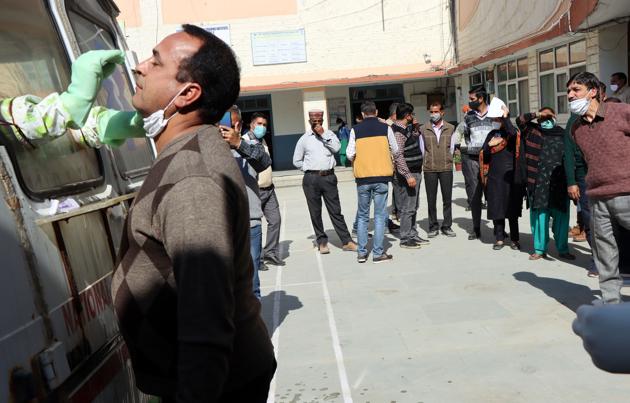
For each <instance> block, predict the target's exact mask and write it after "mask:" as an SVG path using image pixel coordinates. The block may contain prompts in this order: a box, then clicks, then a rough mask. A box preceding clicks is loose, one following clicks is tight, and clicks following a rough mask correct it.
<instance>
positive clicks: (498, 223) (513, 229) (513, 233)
mask: <svg viewBox="0 0 630 403" xmlns="http://www.w3.org/2000/svg"><path fill="white" fill-rule="evenodd" d="M508 222H509V223H510V240H512V242H518V240H519V233H518V217H514V218H508ZM492 224H494V238H495V239H496V240H497V242H498V241H503V240H505V236H506V234H505V218H504V219H502V220H492Z"/></svg>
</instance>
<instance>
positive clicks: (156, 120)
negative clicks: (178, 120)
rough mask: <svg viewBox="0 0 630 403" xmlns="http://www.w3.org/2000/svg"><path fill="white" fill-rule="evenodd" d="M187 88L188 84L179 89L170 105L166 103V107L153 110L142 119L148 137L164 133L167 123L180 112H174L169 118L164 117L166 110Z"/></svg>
mask: <svg viewBox="0 0 630 403" xmlns="http://www.w3.org/2000/svg"><path fill="white" fill-rule="evenodd" d="M186 89H188V87H187V86H186V87H184V88H182V89H181V90H179V92H178V93H177V94H176V95H175V96H174V97H173V99H171V101H170V102H169V103H168V105H166V107H165V108H164V109H159V110H157V111H155V112H153V113H152V114H150V115H149V116H148V117H146V118H144V119H142V120H143V122H144V123H143V125H142V126H143V127H144V131H145V132H146V136H147V137H148V138H151V139H152V138H155V137H156V136H158V135H159V134H160V133H162V132H163V131H164V129H166V125H167V124H168V121H169V120H171V119H172V118H173V116H175V115H177V114H178V113H179V112H175V113H174V114H172V115H171V117H170V118H168V119H165V118H164V111H166V110H167V109H168V107H169V106H171V105H172V104H173V102H175V98H177V97H178V96H179V95H180V94H181V93H182V92H184V91H185V90H186Z"/></svg>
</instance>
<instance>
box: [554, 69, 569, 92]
mask: <svg viewBox="0 0 630 403" xmlns="http://www.w3.org/2000/svg"><path fill="white" fill-rule="evenodd" d="M567 80H568V79H567V73H562V74H558V75H557V76H556V91H557V92H562V93H564V92H566V91H567Z"/></svg>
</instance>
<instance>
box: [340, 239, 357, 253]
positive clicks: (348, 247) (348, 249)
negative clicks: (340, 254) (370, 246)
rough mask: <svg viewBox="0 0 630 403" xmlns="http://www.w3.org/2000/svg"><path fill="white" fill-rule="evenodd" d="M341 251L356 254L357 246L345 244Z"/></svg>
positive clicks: (351, 243) (349, 243)
mask: <svg viewBox="0 0 630 403" xmlns="http://www.w3.org/2000/svg"><path fill="white" fill-rule="evenodd" d="M341 249H343V251H344V252H356V251H357V244H356V243H354V242H352V241H350V242H348V243H347V244H345V245H344V246H342V247H341Z"/></svg>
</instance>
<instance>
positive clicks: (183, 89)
mask: <svg viewBox="0 0 630 403" xmlns="http://www.w3.org/2000/svg"><path fill="white" fill-rule="evenodd" d="M188 88H190V86H189V85H187V86H185V87H184V88H182V89H181V90H179V92H178V93H177V94H175V96H174V97H173V99H171V101H170V102H169V103H168V105H166V107H165V108H164V113H166V111H167V110H168V108H170V106H171V105H173V102H175V99H177V97H178V96H180V95H181V94H182V92H184V91H186V90H187V89H188ZM178 113H179V111H175V113H173V114H172V115H171V116H169V117H168V118H167V119H165V120H166V121H167V122H168V121H169V120H171V118H172V117H173V116H175V115H177V114H178Z"/></svg>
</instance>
